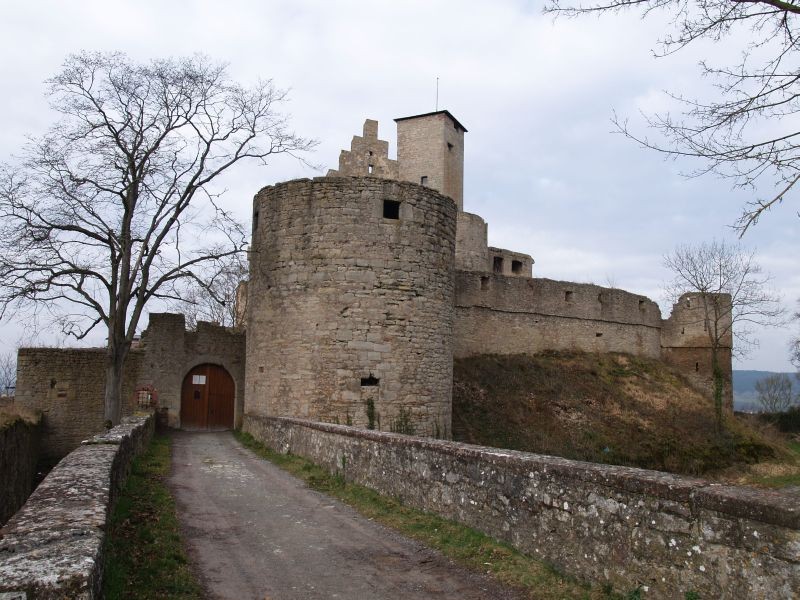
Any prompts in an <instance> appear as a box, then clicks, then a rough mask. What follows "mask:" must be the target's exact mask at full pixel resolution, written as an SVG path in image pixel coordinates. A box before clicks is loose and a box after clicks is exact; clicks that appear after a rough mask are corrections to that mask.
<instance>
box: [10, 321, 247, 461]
mask: <svg viewBox="0 0 800 600" xmlns="http://www.w3.org/2000/svg"><path fill="white" fill-rule="evenodd" d="M244 352H245V338H244V332H243V331H241V330H238V329H233V328H228V327H221V326H219V325H215V324H213V323H204V322H200V323H198V324H197V328H196V330H195V331H186V324H185V319H184V317H183V315H177V314H170V313H151V314H150V322H149V324H148V327H147V329H146V330H145V331H144V333H143V334H142V340H141V343H140V344H139V345H138V346H137V347H135V348H133V349H132V350H131V352H130V353H129V354H128V357H127V359H126V363H125V369H124V373H123V386H122V401H123V405H122V412H123V414H125V415H130V414H133V412H134V411H135V410H136V409H137V408H138V398H137V392H138V391H140V390H146V392H147V393H149V394H150V396H151V398H152V401H153V402H154V404H155V405H156V406H158V407H159V408H162V409H165V410H166V412H167V420H168V423H169V425H171V426H173V427H180V424H181V420H180V409H181V386H182V384H183V379H184V377H185V376H186V374H187V373H188V372H189V371H191V370H192V368H194V367H196V366H197V365H200V364H204V363H211V364H215V365H220V366H222V367H224V368H225V370H226V371H228V373H229V374H230V375H231V377H232V378H233V380H234V382H235V383H236V399H235V402H234V423H235V424H237V425H238V424H240V423H241V418H242V414H243V407H244V363H245V360H244ZM105 366H106V351H105V349H103V348H22V349H20V351H19V358H18V367H19V377H18V380H17V392H16V393H17V403H18V404H19V405H20V406H23V407H25V408H27V409H30V410H36V411H41V413H42V415H43V420H42V440H41V454H42V457H43V458H44V460H46V461H49V462H55V461H57V460H59V459H61V458H63V457H64V456H65V455H66V454H67V453H69V452H71V451H72V450H74V449H75V448H76V447H77V446H78V445H79V444H80V443H81V441H82V440H84V439H86V438H87V437H88V436H90V435H92V434H93V433H94V432H96V431H100V430H101V429H102V428H103V424H104V421H105V416H104V410H103V402H104V400H103V399H104V395H105V380H106V378H105Z"/></svg>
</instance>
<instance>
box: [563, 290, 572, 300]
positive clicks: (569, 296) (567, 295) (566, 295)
mask: <svg viewBox="0 0 800 600" xmlns="http://www.w3.org/2000/svg"><path fill="white" fill-rule="evenodd" d="M572 296H573V293H572V292H564V301H565V302H572Z"/></svg>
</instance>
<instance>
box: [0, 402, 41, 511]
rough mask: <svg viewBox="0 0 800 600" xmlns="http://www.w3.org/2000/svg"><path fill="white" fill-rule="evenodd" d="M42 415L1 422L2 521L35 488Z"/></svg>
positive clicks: (22, 502)
mask: <svg viewBox="0 0 800 600" xmlns="http://www.w3.org/2000/svg"><path fill="white" fill-rule="evenodd" d="M40 422H41V417H39V418H38V419H37V420H36V421H35V422H31V421H30V420H28V419H26V418H22V417H18V418H16V419H14V420H10V421H8V422H7V423H6V424H5V425H0V525H2V524H3V523H5V522H6V521H7V520H8V519H9V517H11V515H13V514H14V513H15V512H17V509H18V508H19V507H20V506H22V505H23V504H24V503H25V500H27V499H28V496H29V495H30V493H31V490H32V489H33V479H34V476H35V475H36V463H37V460H38V454H39V448H38V447H39V436H40Z"/></svg>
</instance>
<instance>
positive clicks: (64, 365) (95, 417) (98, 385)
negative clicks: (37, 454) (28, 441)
mask: <svg viewBox="0 0 800 600" xmlns="http://www.w3.org/2000/svg"><path fill="white" fill-rule="evenodd" d="M139 356H140V355H138V354H137V353H135V352H131V354H130V355H129V358H128V368H127V369H126V371H125V373H124V377H123V386H122V397H123V399H124V400H125V401H126V402H125V404H123V414H131V412H132V411H133V404H134V399H133V396H134V393H133V392H134V388H135V386H134V380H133V377H132V375H133V373H135V372H136V371H137V370H138V366H137V365H138V362H137V359H138V358H139ZM105 360H106V355H105V350H104V349H102V348H90V349H78V348H63V349H62V348H21V349H20V350H19V354H18V358H17V390H16V403H17V404H18V405H19V406H22V407H24V408H27V409H29V410H33V411H39V412H41V413H42V441H41V459H42V460H43V461H45V462H51V463H52V462H55V461H57V460H59V459H61V458H62V457H64V456H65V455H66V454H68V453H69V452H71V451H72V450H74V449H75V448H76V447H77V446H78V445H79V444H80V443H81V440H84V439H86V438H87V437H88V436H90V435H92V433H94V432H96V431H100V430H102V429H103V423H104V421H105V419H104V416H103V398H104V393H105V392H104V390H105V379H106V376H105Z"/></svg>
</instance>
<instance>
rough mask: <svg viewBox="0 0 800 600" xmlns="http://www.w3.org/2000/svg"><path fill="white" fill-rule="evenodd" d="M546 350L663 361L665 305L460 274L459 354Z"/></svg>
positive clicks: (586, 287) (539, 282)
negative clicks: (663, 308)
mask: <svg viewBox="0 0 800 600" xmlns="http://www.w3.org/2000/svg"><path fill="white" fill-rule="evenodd" d="M544 350H583V351H586V352H628V353H630V354H636V355H641V356H648V357H651V358H658V357H659V356H660V355H661V313H660V311H659V309H658V305H657V304H656V303H655V302H653V301H652V300H649V299H648V298H645V297H644V296H640V295H637V294H631V293H629V292H625V291H623V290H617V289H610V288H603V287H600V286H596V285H591V284H580V283H571V282H565V281H553V280H550V279H528V278H523V277H505V276H502V275H498V274H492V273H474V272H466V271H457V272H456V317H455V350H454V353H455V356H456V357H458V358H463V357H467V356H474V355H478V354H519V353H524V354H534V353H537V352H542V351H544Z"/></svg>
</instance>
